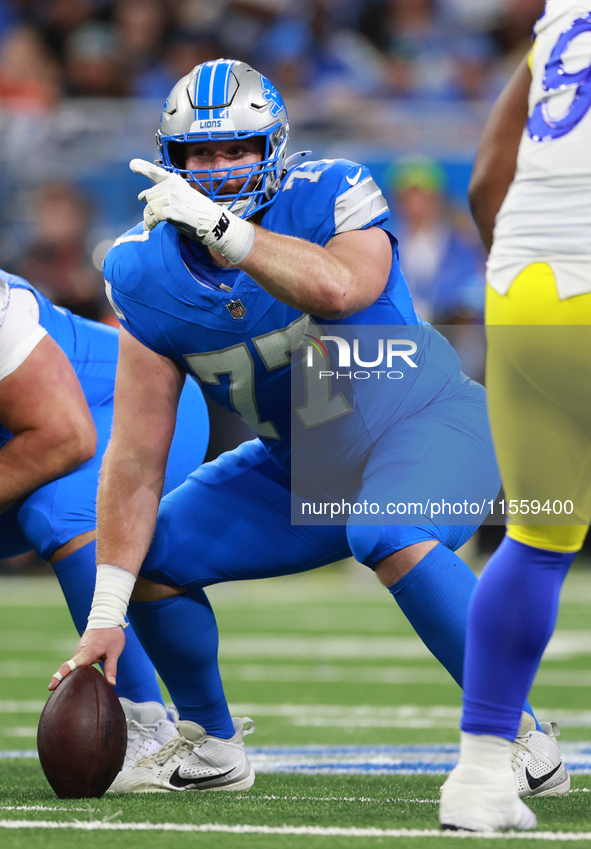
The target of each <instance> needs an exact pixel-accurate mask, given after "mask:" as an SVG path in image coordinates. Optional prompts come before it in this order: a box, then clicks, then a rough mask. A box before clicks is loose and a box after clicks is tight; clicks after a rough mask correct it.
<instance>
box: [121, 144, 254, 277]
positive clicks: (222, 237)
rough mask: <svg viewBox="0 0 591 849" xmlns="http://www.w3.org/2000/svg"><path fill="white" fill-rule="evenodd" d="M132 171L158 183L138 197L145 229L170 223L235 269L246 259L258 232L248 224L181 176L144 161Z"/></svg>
mask: <svg viewBox="0 0 591 849" xmlns="http://www.w3.org/2000/svg"><path fill="white" fill-rule="evenodd" d="M129 167H130V168H131V170H132V171H134V172H135V173H136V174H141V175H142V176H143V177H147V178H148V179H149V180H152V181H153V182H154V183H156V185H155V186H153V187H152V188H151V189H144V191H143V192H141V193H140V194H139V195H138V198H139V199H140V200H143V201H145V202H146V208H145V210H144V226H145V228H146V229H147V230H152V229H153V228H154V227H155V226H156V225H157V224H159V223H160V222H161V221H168V222H170V224H173V225H174V226H175V227H176V228H177V230H180V231H181V233H184V234H185V235H186V236H189V237H190V238H191V239H198V240H199V241H200V242H203V244H204V245H207V247H208V248H213V249H214V250H216V251H219V252H220V253H221V254H222V255H223V256H225V257H226V259H229V260H230V262H231V263H232V264H233V265H238V263H240V262H242V260H243V259H246V257H247V256H248V254H249V253H250V251H251V248H252V246H253V244H254V237H255V230H254V227H253V225H252V224H251V223H250V222H249V221H245V220H244V219H243V218H239V217H238V216H237V215H234V213H233V212H230V211H229V210H227V209H225V208H224V207H223V206H220V205H219V204H217V203H214V202H213V201H212V200H210V199H209V198H208V197H205V195H202V194H201V193H200V192H198V191H196V189H194V188H192V186H191V184H190V183H188V182H187V181H186V180H183V178H182V177H181V176H180V174H170V173H169V172H168V171H165V170H164V168H161V167H160V166H159V165H154V163H152V162H146V161H145V160H144V159H132V160H131V162H130V163H129Z"/></svg>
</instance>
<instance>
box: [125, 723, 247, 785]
mask: <svg viewBox="0 0 591 849" xmlns="http://www.w3.org/2000/svg"><path fill="white" fill-rule="evenodd" d="M232 721H233V723H234V736H233V737H231V738H230V739H229V740H222V739H221V738H220V737H210V736H209V735H208V734H207V733H206V732H205V729H203V728H202V727H201V726H200V725H197V723H196V722H188V721H184V720H181V721H180V722H179V724H178V731H179V736H177V737H174V738H173V739H171V740H169V741H168V742H167V743H165V744H164V746H162V748H160V749H159V750H158V751H157V752H154V753H153V754H151V755H148V756H147V757H145V758H142V760H140V761H138V763H137V764H136V765H135V766H134V767H133V768H132V769H130V770H128V771H127V772H120V773H119V775H118V776H117V778H116V779H115V781H114V782H113V784H112V785H111V787H110V788H109V792H114V793H163V792H166V791H170V790H248V789H249V788H250V787H252V785H253V784H254V778H255V775H254V770H253V768H252V766H251V765H250V761H249V760H248V758H247V757H246V752H245V750H244V737H245V736H246V735H247V734H252V732H253V731H254V729H255V724H254V722H253V721H252V719H250V718H249V717H245V718H244V719H233V720H232ZM245 723H250V725H248V726H247V727H245Z"/></svg>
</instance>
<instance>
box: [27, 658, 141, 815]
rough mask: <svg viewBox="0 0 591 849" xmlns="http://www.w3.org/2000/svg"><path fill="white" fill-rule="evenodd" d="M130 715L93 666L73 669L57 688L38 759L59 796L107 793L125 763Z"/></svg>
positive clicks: (42, 724)
mask: <svg viewBox="0 0 591 849" xmlns="http://www.w3.org/2000/svg"><path fill="white" fill-rule="evenodd" d="M126 746H127V726H126V723H125V714H124V713H123V708H122V707H121V704H120V703H119V699H118V698H117V696H116V695H115V691H114V690H113V688H112V687H111V686H110V685H109V684H107V681H106V679H105V677H104V676H103V675H101V673H100V672H99V671H98V669H95V668H94V667H93V666H81V667H80V668H79V669H75V670H74V671H73V672H71V673H70V674H69V675H68V676H67V677H66V678H64V680H63V681H62V683H61V684H60V685H59V687H58V688H57V689H56V690H54V691H53V693H52V694H51V696H50V697H49V699H48V700H47V703H46V705H45V707H44V708H43V713H42V714H41V719H40V720H39V728H38V730H37V748H38V750H39V760H40V761H41V766H42V768H43V772H44V773H45V777H46V778H47V780H48V781H49V783H50V784H51V786H52V788H53V790H54V791H55V792H56V793H57V795H58V796H59V798H60V799H88V798H90V797H98V796H102V795H103V793H105V792H106V791H107V789H108V788H109V786H110V785H111V784H112V783H113V781H114V779H115V776H116V775H117V773H118V772H119V770H120V769H121V767H122V766H123V760H124V758H125V749H126Z"/></svg>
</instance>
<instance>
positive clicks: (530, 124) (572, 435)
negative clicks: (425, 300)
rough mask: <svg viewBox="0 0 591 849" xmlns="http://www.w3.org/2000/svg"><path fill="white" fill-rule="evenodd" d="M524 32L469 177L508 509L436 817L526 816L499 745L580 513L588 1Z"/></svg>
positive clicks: (551, 778) (488, 573)
mask: <svg viewBox="0 0 591 849" xmlns="http://www.w3.org/2000/svg"><path fill="white" fill-rule="evenodd" d="M535 34H536V38H535V43H534V47H533V50H532V52H531V55H530V57H529V61H528V63H525V64H524V65H523V66H522V67H521V68H520V69H519V70H518V71H517V73H516V75H515V77H514V79H513V80H512V81H511V83H510V84H509V86H508V87H507V89H506V90H505V92H504V94H503V95H502V96H501V98H500V100H499V102H498V104H497V106H496V107H495V110H494V111H493V113H492V115H491V118H490V120H489V123H488V125H487V128H486V130H485V134H484V138H483V142H482V145H481V149H480V152H479V156H478V159H477V163H476V166H475V171H474V177H473V182H472V187H471V199H472V205H473V212H474V215H475V218H476V221H477V223H478V225H479V227H480V230H481V233H482V236H483V239H484V241H485V243H487V245H488V246H489V247H490V244H491V241H492V249H491V252H490V258H489V264H488V284H489V285H488V288H487V304H486V321H487V325H488V329H487V336H488V346H489V347H488V366H487V383H488V389H489V409H490V417H491V423H492V428H493V436H494V440H495V447H496V451H497V456H498V459H499V463H500V467H501V473H502V477H503V482H504V486H505V492H506V499H507V504H508V505H509V513H510V516H509V523H508V528H507V533H506V536H505V539H504V541H503V542H502V544H501V546H500V547H499V549H498V551H497V552H496V554H495V555H494V557H493V558H492V560H491V561H490V563H489V564H488V566H487V567H486V569H485V571H484V575H483V577H482V580H481V581H480V583H479V586H478V588H477V590H476V592H475V594H474V598H473V603H472V607H471V612H470V618H469V629H468V637H467V647H466V659H465V664H464V686H465V690H464V711H463V717H462V725H461V727H462V741H461V753H460V762H459V764H458V766H457V767H456V769H455V770H454V771H453V772H452V774H451V775H450V777H449V778H448V780H447V782H446V783H445V785H444V787H443V789H442V797H441V808H440V821H441V823H442V825H443V826H444V828H465V829H470V830H476V831H491V830H500V829H503V828H520V829H528V828H533V827H534V826H535V825H536V817H535V816H534V814H533V813H532V812H531V811H530V810H529V809H528V808H527V806H526V805H525V804H524V803H523V802H521V801H520V799H519V796H518V792H519V791H521V792H522V795H528V794H527V793H526V794H523V787H522V786H521V783H520V784H519V786H518V785H517V784H516V783H515V778H514V775H515V774H514V773H513V772H512V771H511V765H512V760H514V759H515V752H514V751H513V756H512V748H511V747H512V743H513V740H514V739H515V736H516V734H517V733H518V731H519V733H520V734H523V730H524V729H523V726H522V727H521V729H520V723H521V720H522V714H521V710H520V708H519V706H520V704H521V703H522V701H523V699H524V698H525V696H526V695H527V693H528V691H529V688H530V687H531V684H532V682H533V679H534V676H535V674H536V671H537V668H538V665H539V662H540V659H541V656H542V653H543V651H544V649H545V647H546V644H547V642H548V640H549V638H550V636H551V634H552V631H553V629H554V625H555V621H556V615H557V610H558V602H559V596H560V590H561V586H562V582H563V580H564V578H565V576H566V573H567V571H568V569H569V567H570V565H571V563H572V561H573V559H574V557H575V554H576V552H577V551H579V550H580V548H581V546H582V544H583V540H584V538H585V535H586V533H587V529H588V525H589V521H590V518H591V393H590V392H589V377H590V368H591V367H590V365H589V363H590V362H591V326H590V325H591V158H590V156H589V151H590V150H591V3H589V2H580V0H576V2H575V0H548V2H547V4H546V9H545V13H544V15H543V16H542V18H541V19H540V20H539V21H538V23H537V25H536V28H535ZM524 125H525V129H524ZM517 151H518V155H517V159H516V153H517ZM513 176H514V179H513V182H512V183H511V186H510V188H509V189H508V191H507V188H508V185H509V183H510V181H511V179H512V177H513ZM505 192H506V197H505V199H504V201H503V196H504V195H505ZM501 201H503V202H502V206H501ZM499 206H500V211H499ZM497 213H498V215H497ZM495 215H496V224H495V226H494V238H492V222H493V221H494V219H495ZM524 757H525V755H524ZM540 763H541V766H539V768H538V769H534V767H533V765H531V764H528V763H527V762H526V763H525V770H524V771H520V772H519V773H517V774H518V775H519V776H520V782H525V784H526V789H530V790H535V788H537V787H539V786H540V782H542V781H543V782H545V783H546V786H547V788H548V789H549V790H551V789H552V788H554V789H555V790H556V789H561V788H562V789H564V788H566V789H568V783H567V782H568V777H567V776H566V774H565V771H564V767H562V766H561V765H560V764H557V763H554V762H553V760H552V759H551V758H548V759H547V762H546V764H545V766H544V765H543V758H542V759H541V761H540Z"/></svg>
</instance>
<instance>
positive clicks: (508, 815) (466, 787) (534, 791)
mask: <svg viewBox="0 0 591 849" xmlns="http://www.w3.org/2000/svg"><path fill="white" fill-rule="evenodd" d="M540 726H541V728H542V731H537V730H536V723H535V720H534V719H533V717H531V716H530V715H529V714H526V713H524V714H523V717H522V720H521V725H520V726H519V732H518V734H517V737H516V739H515V742H514V743H513V746H512V747H511V749H510V752H509V751H508V755H509V754H510V766H509V764H508V763H507V767H506V768H502V769H498V768H493V767H491V762H490V759H488V762H486V760H487V758H486V755H485V747H486V746H487V745H490V741H491V740H492V741H494V740H495V739H496V740H497V741H499V738H491V737H483V738H478V737H473V738H472V744H471V746H470V756H469V757H466V758H465V759H464V762H463V759H462V758H461V759H460V763H459V764H458V765H457V766H456V767H455V769H453V770H452V772H451V773H450V775H449V778H448V779H447V781H446V782H445V784H444V785H443V787H442V788H441V803H440V806H439V821H440V823H441V826H442V828H444V829H463V830H466V831H491V832H493V831H503V830H504V829H517V830H523V831H527V830H529V829H531V828H535V827H536V825H537V820H536V816H535V814H534V813H533V811H531V810H530V809H529V808H528V807H527V805H525V804H524V803H523V802H522V801H521V798H526V797H533V796H564V795H566V794H567V793H568V791H569V790H570V776H569V774H568V772H567V771H566V767H565V765H564V761H563V759H562V755H561V753H560V749H559V748H558V743H557V742H556V738H557V736H558V735H559V734H560V729H559V727H558V725H557V724H556V723H555V722H541V723H540ZM467 736H468V737H470V736H471V735H467ZM480 739H482V751H483V760H485V763H483V764H482V765H479V764H478V763H475V762H474V760H475V758H474V754H475V752H476V751H478V750H479V749H478V747H479V746H480V745H481V744H480V743H479V740H480ZM487 741H488V743H487ZM499 742H502V741H499ZM505 745H508V744H505ZM520 797H521V798H520Z"/></svg>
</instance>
